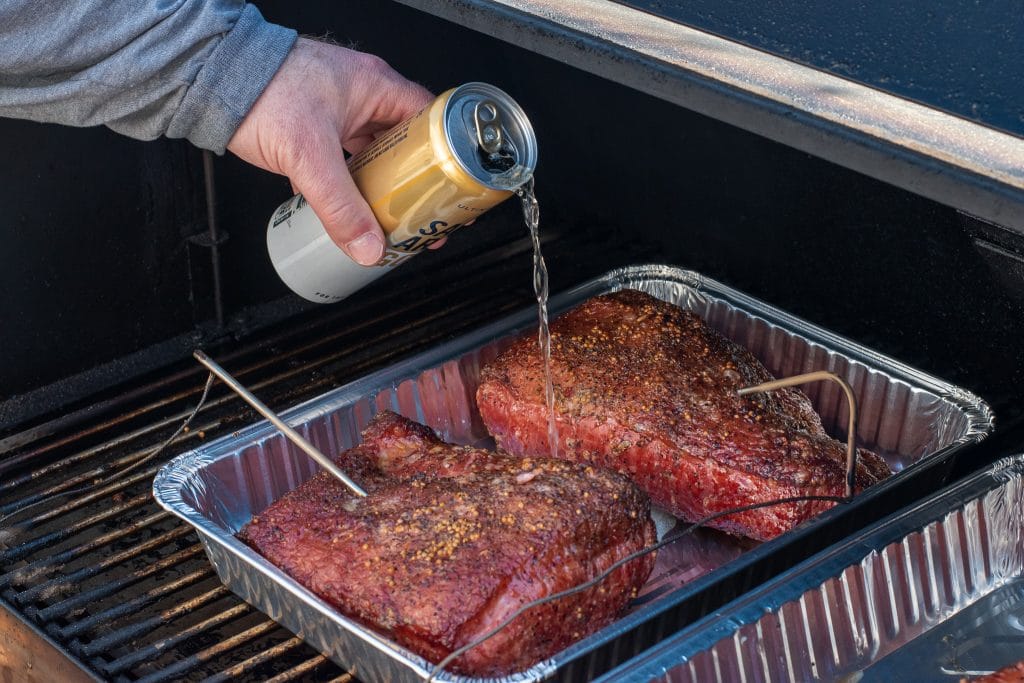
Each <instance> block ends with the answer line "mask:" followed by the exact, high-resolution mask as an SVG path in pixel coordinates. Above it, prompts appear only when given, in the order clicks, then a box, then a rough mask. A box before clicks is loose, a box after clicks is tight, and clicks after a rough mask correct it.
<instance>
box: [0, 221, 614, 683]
mask: <svg viewBox="0 0 1024 683" xmlns="http://www.w3.org/2000/svg"><path fill="white" fill-rule="evenodd" d="M545 249H546V252H545V253H546V255H547V254H548V253H549V252H550V251H553V250H554V249H553V247H548V246H547V245H546V247H545ZM594 249H595V252H594V253H588V254H587V255H586V257H585V258H582V259H580V260H579V261H577V263H589V264H590V267H593V268H594V269H599V268H602V267H604V264H603V263H602V261H603V259H602V258H601V257H600V253H601V252H602V251H603V252H604V253H609V252H610V251H611V250H608V249H607V245H604V246H603V247H602V246H601V245H595V246H594ZM528 250H529V244H528V242H527V241H526V240H520V241H516V242H514V243H512V244H505V245H504V246H501V245H496V246H493V247H492V249H491V250H490V251H488V252H486V253H481V254H479V255H478V256H477V257H476V258H475V259H474V260H473V261H472V262H471V263H464V264H462V268H461V274H460V291H461V292H462V294H460V295H459V296H458V297H455V298H452V299H451V300H445V297H447V296H448V295H447V293H446V292H445V291H444V290H443V288H442V289H438V290H436V291H435V292H434V293H433V295H432V296H433V299H431V294H430V293H429V292H427V293H425V294H426V297H424V296H418V297H417V298H416V300H415V301H414V302H409V303H407V304H405V305H398V306H396V305H394V304H393V302H388V304H389V305H387V306H384V305H383V304H382V302H374V301H369V300H366V299H365V298H364V299H362V300H360V301H359V303H357V304H355V305H354V306H350V307H348V308H347V310H345V311H341V310H336V311H328V312H326V314H323V313H321V312H320V311H318V312H317V313H316V314H314V316H313V317H312V319H311V320H309V321H305V322H302V323H301V324H294V323H293V324H292V326H291V327H290V328H289V329H287V330H282V331H278V332H276V333H268V334H266V335H264V337H263V338H262V339H259V340H256V341H251V342H249V343H248V344H247V345H246V346H243V347H241V348H234V349H231V348H230V347H229V348H227V349H221V350H219V351H218V349H216V348H213V347H210V348H209V349H208V350H209V351H210V352H211V354H212V355H214V356H215V357H216V358H218V360H219V361H221V362H222V364H224V366H225V367H226V368H227V369H228V370H229V371H230V372H232V373H233V374H234V375H235V376H236V377H238V379H239V380H240V381H242V382H243V383H245V384H246V385H247V386H248V387H249V388H250V389H252V390H253V391H254V393H256V394H257V395H258V396H260V397H261V398H262V399H263V400H264V401H266V402H267V403H268V404H269V405H270V406H271V407H274V408H278V409H280V408H283V407H287V406H289V405H293V404H295V403H297V402H299V401H301V400H304V399H306V398H310V397H312V396H315V395H317V394H320V393H323V392H324V391H326V390H327V389H329V388H331V387H334V386H337V385H340V384H343V383H345V382H347V381H350V380H351V379H354V378H355V377H358V376H360V375H362V374H365V373H366V372H367V371H368V370H370V369H372V368H374V367H376V366H379V365H381V364H383V363H386V362H387V361H389V360H393V359H396V358H399V357H401V356H403V355H408V354H410V353H412V352H414V351H417V350H422V349H423V348H426V347H427V346H428V345H430V344H433V343H437V342H438V341H440V340H442V339H445V338H447V337H450V336H452V335H455V334H459V333H462V332H464V331H466V330H468V329H471V328H472V327H474V326H476V325H478V324H479V323H480V322H482V321H483V320H487V319H492V318H493V317H496V316H500V315H503V314H506V313H508V312H511V311H513V310H517V309H521V308H523V307H524V306H525V305H527V304H528V303H529V301H530V298H529V297H530V296H531V294H532V290H531V286H532V285H531V282H530V280H529V271H528V270H527V269H526V268H525V267H523V266H524V264H528V263H529V259H530V255H529V251H528ZM588 251H589V250H588ZM556 253H557V252H556ZM575 255H578V248H577V250H576V254H575ZM620 255H621V254H620ZM549 258H550V256H549ZM574 260H575V259H574ZM502 264H504V265H502ZM566 275H568V276H569V277H570V278H572V277H579V274H569V273H566ZM364 309H365V310H364ZM425 311H433V312H431V313H424V312H425ZM205 377H206V373H205V371H204V370H203V369H202V368H200V367H199V366H198V365H197V364H194V363H193V362H183V363H182V364H181V365H180V366H179V367H178V368H177V370H176V371H173V372H170V373H168V374H167V375H165V376H163V377H160V378H158V379H157V380H156V381H153V382H150V383H148V384H145V385H142V386H140V387H136V388H135V389H131V390H127V391H126V392H125V393H124V394H123V396H124V400H123V401H119V400H117V399H114V400H106V401H104V402H103V405H102V408H103V409H104V410H102V411H100V412H101V414H99V415H96V416H95V417H90V418H89V419H87V420H80V424H79V425H78V426H76V427H68V426H67V422H68V420H67V419H66V418H56V419H55V420H54V421H52V422H51V423H47V424H43V425H40V426H36V427H34V428H33V429H32V430H31V431H28V430H27V431H25V432H23V433H21V434H19V435H15V437H9V438H8V439H7V442H8V443H10V442H23V443H24V444H25V445H24V446H21V447H19V448H16V449H10V450H8V451H7V452H6V453H0V515H4V516H9V517H7V518H6V519H5V520H4V522H3V523H2V527H0V598H2V601H3V604H2V605H0V613H2V612H3V609H4V608H5V609H6V610H8V611H9V612H10V613H13V614H14V615H17V617H16V618H14V619H12V621H13V622H15V623H16V624H17V625H18V626H21V627H22V628H23V629H24V630H26V631H33V630H34V631H36V632H38V633H41V634H44V635H45V637H46V638H48V639H49V640H50V641H51V645H53V646H56V648H57V650H59V651H62V652H64V653H65V654H66V655H68V657H69V658H70V659H71V660H72V661H73V663H74V664H77V666H78V667H81V670H82V673H83V674H88V675H90V676H93V677H96V678H99V679H103V680H114V681H147V682H156V681H168V680H183V679H184V680H204V681H229V680H270V681H291V680H299V679H307V678H311V677H312V678H315V679H317V680H332V681H349V680H354V679H353V678H352V677H351V676H349V675H348V674H346V673H344V672H343V671H341V670H340V669H339V668H338V667H337V666H336V665H334V664H333V663H331V662H330V661H328V660H327V659H326V658H325V657H324V656H322V655H320V654H319V653H318V652H316V651H315V650H313V649H311V648H310V647H308V646H307V645H305V644H304V643H303V642H302V641H301V640H300V639H299V638H297V637H295V636H294V635H293V634H292V633H290V632H288V631H286V630H285V629H283V628H281V627H280V626H278V625H277V624H276V623H275V622H274V621H272V620H270V619H269V618H268V617H266V616H265V615H264V614H262V613H261V612H259V611H257V610H255V609H254V608H252V607H250V606H249V605H248V604H246V603H244V602H242V601H241V600H240V599H239V598H237V597H236V596H235V595H234V594H232V593H231V592H230V591H228V590H227V589H226V588H224V587H223V586H222V585H221V583H220V581H219V580H218V579H217V577H216V575H215V573H214V571H213V569H212V568H211V567H210V565H209V564H208V562H207V559H206V557H205V555H204V554H203V551H202V547H201V545H200V543H199V539H198V537H197V536H196V534H195V533H193V532H192V531H191V529H190V528H188V527H186V526H184V525H183V524H181V523H180V522H178V521H176V520H175V519H173V518H172V517H171V516H170V515H169V514H168V513H167V512H164V511H163V510H161V509H160V508H159V507H158V506H157V505H156V504H155V503H154V502H153V500H152V498H151V493H150V490H151V485H152V480H153V476H154V475H155V474H156V472H157V470H158V469H159V468H160V466H161V465H162V464H163V463H164V462H166V461H167V460H169V459H170V458H171V457H173V456H174V455H176V454H178V453H180V452H182V451H184V450H187V449H189V448H191V447H194V446H195V444H196V443H197V442H198V441H200V440H203V439H207V438H212V437H215V436H220V435H223V434H225V433H229V432H230V431H232V430H233V429H237V428H238V427H240V426H242V425H245V424H249V423H251V422H253V421H255V420H257V419H258V416H256V415H255V413H254V412H252V411H251V409H249V408H248V406H246V405H244V404H243V403H242V402H241V400H240V399H238V398H237V397H235V396H234V394H232V393H230V391H229V390H227V389H226V387H224V386H222V385H219V384H218V385H215V386H214V388H213V390H212V391H211V393H210V396H209V399H208V401H207V403H206V405H205V406H204V407H203V409H202V410H201V411H200V412H199V413H198V414H197V415H196V417H195V419H194V421H193V423H192V425H191V428H190V429H189V430H188V431H186V432H184V433H182V434H181V435H180V436H179V437H178V438H177V439H176V440H175V441H174V442H173V443H172V444H171V445H170V446H169V447H168V448H166V449H165V450H164V451H163V452H161V453H160V455H159V456H158V457H156V458H153V459H151V460H149V461H147V462H146V463H145V464H144V465H142V466H139V467H138V468H136V469H134V470H132V471H131V472H129V473H128V474H126V475H124V476H121V477H117V478H116V480H114V481H112V482H110V483H101V484H99V485H96V483H95V482H102V481H104V480H106V479H107V478H109V477H110V475H111V474H112V473H114V472H117V471H118V470H120V469H122V468H124V467H126V466H127V465H130V464H132V463H134V462H137V461H139V460H141V459H143V458H146V457H147V455H149V454H150V453H152V451H153V449H155V448H157V447H159V446H160V445H161V444H163V443H164V442H165V441H166V440H167V439H168V437H169V436H170V435H171V434H173V432H174V430H175V429H176V428H177V427H178V426H179V425H180V424H181V422H182V421H183V420H184V419H185V417H186V416H187V415H188V414H189V413H190V412H191V411H192V410H193V409H194V407H195V405H196V403H197V401H198V400H199V397H200V395H201V392H202V387H203V382H204V380H205ZM85 413H89V410H85ZM85 487H89V488H85ZM83 488H85V490H82V489H83ZM57 494H62V495H57ZM53 496H57V497H53ZM26 506H30V507H26ZM19 510H20V511H21V512H20V513H19V512H18V511H19ZM4 616H6V617H10V616H11V614H7V615H4ZM18 618H20V619H21V620H22V621H21V622H20V623H19V622H18V621H17V619H18ZM24 622H27V624H26V623H24ZM27 647H28V650H29V652H28V653H27V654H28V656H31V655H32V654H33V653H35V654H36V655H37V657H38V654H39V653H40V652H43V650H42V649H41V648H44V647H47V646H45V645H44V640H43V639H42V638H38V637H37V638H35V639H30V645H29V646H27ZM4 665H5V662H4V661H3V658H0V669H2V668H3V667H4ZM7 666H11V665H10V664H7ZM36 675H37V677H38V678H37V679H38V680H45V675H44V672H43V671H39V670H37V672H36ZM28 677H29V678H31V676H28Z"/></svg>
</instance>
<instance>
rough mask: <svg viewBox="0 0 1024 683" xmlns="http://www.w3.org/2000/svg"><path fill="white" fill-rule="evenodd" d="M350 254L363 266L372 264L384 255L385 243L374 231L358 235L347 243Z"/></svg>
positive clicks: (346, 246)
mask: <svg viewBox="0 0 1024 683" xmlns="http://www.w3.org/2000/svg"><path fill="white" fill-rule="evenodd" d="M345 248H346V249H347V250H348V255H349V256H351V257H352V259H353V260H354V261H355V262H356V263H358V264H360V265H363V266H372V265H373V264H375V263H376V262H377V261H380V257H381V256H383V255H384V243H383V242H381V240H380V238H379V237H377V236H376V235H374V234H373V233H372V232H368V233H366V234H364V235H361V236H359V237H357V238H356V239H354V240H352V241H351V242H349V243H348V244H346V245H345Z"/></svg>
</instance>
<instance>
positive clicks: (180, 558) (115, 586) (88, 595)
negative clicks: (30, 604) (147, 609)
mask: <svg viewBox="0 0 1024 683" xmlns="http://www.w3.org/2000/svg"><path fill="white" fill-rule="evenodd" d="M202 550H203V547H202V546H201V545H199V544H198V543H197V544H195V545H192V546H189V547H188V548H185V549H183V550H179V551H178V552H176V553H174V554H172V555H169V556H167V557H165V558H163V559H161V560H157V561H155V562H152V563H150V564H147V565H146V566H145V568H143V569H140V570H137V571H134V572H132V573H130V574H127V575H126V576H122V577H118V578H117V579H114V580H111V581H109V582H107V583H104V584H102V585H100V586H99V587H97V588H94V589H92V590H91V591H85V592H83V593H79V594H78V595H75V596H74V597H71V598H67V599H65V600H62V601H61V602H58V603H56V604H54V605H51V606H49V607H46V608H43V609H36V610H27V612H28V614H30V615H32V616H35V617H36V618H38V619H46V620H50V619H55V618H57V617H59V616H63V615H66V614H68V613H69V612H71V611H73V610H76V609H79V608H81V607H82V606H83V605H86V604H88V603H90V602H95V601H97V600H100V599H102V598H106V597H108V596H111V595H113V594H114V593H118V592H120V591H122V590H124V589H125V588H127V587H128V586H130V585H132V584H134V583H138V582H139V581H142V580H143V579H146V578H148V577H150V576H153V575H154V574H158V573H160V572H161V571H163V570H165V569H167V568H169V567H173V566H175V565H177V564H180V563H182V562H185V561H187V560H190V559H192V558H195V557H198V556H199V555H200V554H201V553H202Z"/></svg>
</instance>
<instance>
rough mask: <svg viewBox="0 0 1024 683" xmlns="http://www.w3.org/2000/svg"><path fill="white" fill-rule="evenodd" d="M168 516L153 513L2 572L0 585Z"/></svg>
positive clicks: (27, 578) (26, 579) (23, 579)
mask: <svg viewBox="0 0 1024 683" xmlns="http://www.w3.org/2000/svg"><path fill="white" fill-rule="evenodd" d="M168 517H169V515H168V513H163V514H161V513H154V514H152V515H150V516H149V517H147V518H145V519H144V520H142V521H141V522H136V523H135V524H133V525H131V526H128V527H125V528H123V529H118V530H116V531H112V532H110V533H108V534H103V535H102V536H98V537H96V538H94V539H92V540H90V541H87V542H86V543H83V544H81V545H78V546H75V547H73V548H70V549H68V550H65V551H64V552H61V553H58V554H56V555H51V556H49V557H46V558H43V559H41V560H36V561H35V562H31V563H29V564H26V565H24V566H22V567H19V568H18V569H16V570H14V571H13V572H11V573H9V574H4V575H3V576H0V586H7V585H8V584H14V585H19V584H25V583H29V582H30V581H31V580H32V578H33V577H35V576H41V575H43V574H46V573H50V572H52V571H53V570H54V569H55V568H58V567H60V566H62V565H63V564H65V563H66V562H68V561H70V560H73V559H75V558H77V557H81V556H82V555H85V554H86V553H89V552H92V551H94V550H98V549H99V548H102V547H103V546H105V545H109V544H110V543H111V542H113V541H116V540H118V539H121V538H124V537H126V536H129V535H131V534H134V533H135V532H136V531H138V529H140V528H143V527H146V526H149V525H150V524H152V523H154V522H157V521H160V520H162V519H167V518H168Z"/></svg>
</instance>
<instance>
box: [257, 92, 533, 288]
mask: <svg viewBox="0 0 1024 683" xmlns="http://www.w3.org/2000/svg"><path fill="white" fill-rule="evenodd" d="M536 165H537V139H536V136H535V135H534V132H533V128H532V126H531V125H530V121H529V119H527V117H526V114H525V113H524V112H523V110H522V108H521V107H520V106H519V105H518V104H517V103H516V102H515V101H514V100H513V99H512V98H511V97H509V96H508V95H507V94H506V93H504V92H502V91H501V90H499V89H498V88H495V87H494V86H492V85H488V84H486V83H467V84H465V85H462V86H459V87H458V88H454V89H452V90H449V91H447V92H445V93H443V94H441V95H439V96H438V97H437V99H435V100H434V102H433V103H432V104H430V105H429V106H427V107H426V108H425V109H423V110H422V111H420V112H419V113H418V114H416V115H415V116H413V117H412V118H410V119H408V120H407V121H404V122H402V123H400V124H398V125H397V126H395V127H394V128H392V129H391V130H390V131H388V132H387V133H385V134H384V135H382V136H381V137H380V138H378V139H377V140H375V141H374V142H373V144H371V145H370V146H369V147H367V148H366V149H364V150H363V151H362V152H360V153H359V154H356V155H355V156H353V157H352V158H351V159H350V160H349V162H348V167H349V171H350V172H351V173H352V178H353V179H354V180H355V183H356V186H357V187H358V188H359V191H360V192H361V193H362V195H363V197H364V198H365V199H366V201H367V203H368V204H369V205H370V208H371V209H372V210H373V213H374V215H375V216H376V217H377V221H378V222H379V223H380V225H381V227H382V228H383V229H384V234H385V237H386V245H385V250H384V256H383V257H382V258H381V260H380V261H379V262H378V263H377V264H376V265H373V266H361V265H359V264H357V263H356V262H355V261H352V260H351V259H350V258H349V257H348V256H347V255H346V254H345V252H343V251H342V250H341V248H340V247H339V246H338V245H337V244H335V242H334V241H333V240H332V239H331V237H330V236H329V235H328V234H327V232H326V230H325V229H324V227H323V224H322V223H321V222H320V220H319V219H318V218H317V217H316V214H314V213H313V211H312V209H311V208H310V207H309V204H308V203H307V202H306V200H305V199H304V198H303V197H302V195H296V196H294V197H292V198H291V199H290V200H288V201H287V202H285V203H284V204H282V205H281V206H280V207H278V209H277V211H275V212H274V215H273V216H272V217H271V219H270V223H269V224H268V226H267V250H268V252H269V254H270V260H271V262H272V263H273V264H274V268H275V269H276V270H277V274H278V275H279V276H280V277H281V279H282V280H283V281H284V282H285V284H287V285H288V287H289V288H291V290H292V291H294V292H295V293H296V294H298V295H299V296H301V297H303V298H305V299H308V300H310V301H315V302H318V303H332V302H335V301H340V300H342V299H344V298H345V297H347V296H348V295H350V294H352V293H353V292H355V291H356V290H358V289H360V288H361V287H363V286H364V285H366V284H368V283H369V282H371V281H373V280H375V279H377V278H378V277H380V276H381V275H384V274H385V273H387V272H389V271H390V270H392V269H393V268H396V267H398V266H399V265H401V264H402V263H405V262H406V261H407V260H409V259H410V258H412V257H413V256H415V255H416V254H417V253H419V252H420V251H422V250H423V249H426V248H427V247H428V246H430V245H431V244H433V243H434V242H437V241H438V240H440V239H441V238H443V237H445V236H446V235H449V234H451V233H452V232H454V231H455V230H457V229H459V228H460V227H462V226H463V225H465V224H466V223H468V222H470V221H472V220H474V219H476V218H477V217H479V216H480V215H481V214H483V213H484V212H485V211H487V210H488V209H490V208H491V207H493V206H496V205H497V204H499V203H501V202H502V201H504V200H505V199H508V198H509V197H510V196H511V195H512V194H513V192H514V191H515V190H516V189H517V188H518V187H520V186H521V185H523V184H524V183H526V182H527V181H528V180H529V179H530V178H531V177H532V176H533V171H534V169H535V168H536Z"/></svg>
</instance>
